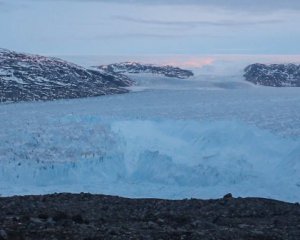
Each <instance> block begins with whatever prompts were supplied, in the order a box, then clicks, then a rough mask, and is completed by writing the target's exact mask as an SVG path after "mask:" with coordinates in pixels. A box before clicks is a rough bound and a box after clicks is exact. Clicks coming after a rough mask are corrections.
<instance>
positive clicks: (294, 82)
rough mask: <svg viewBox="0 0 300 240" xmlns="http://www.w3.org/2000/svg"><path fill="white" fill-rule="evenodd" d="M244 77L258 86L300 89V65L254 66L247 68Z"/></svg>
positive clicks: (257, 64)
mask: <svg viewBox="0 0 300 240" xmlns="http://www.w3.org/2000/svg"><path fill="white" fill-rule="evenodd" d="M244 77H245V79H246V80H247V81H249V82H252V83H254V84H257V85H263V86H271V87H300V65H296V64H271V65H266V64H259V63H256V64H252V65H249V66H247V67H246V68H245V74H244Z"/></svg>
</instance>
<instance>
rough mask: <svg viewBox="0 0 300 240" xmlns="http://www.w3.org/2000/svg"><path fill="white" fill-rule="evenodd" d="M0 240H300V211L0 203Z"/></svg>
mask: <svg viewBox="0 0 300 240" xmlns="http://www.w3.org/2000/svg"><path fill="white" fill-rule="evenodd" d="M0 239H1V240H2V239H11V240H21V239H24V240H25V239H39V240H40V239H86V240H88V239H89V240H92V239H95V240H96V239H172V240H173V239H174V240H176V239H217V240H220V239H223V240H225V239H238V240H242V239H247V240H251V239H252V240H271V239H294V240H299V239H300V206H299V204H291V203H284V202H279V201H274V200H268V199H259V198H231V197H230V196H227V197H224V198H223V199H219V200H196V199H191V200H181V201H170V200H158V199H126V198H120V197H111V196H103V195H91V194H54V195H45V196H25V197H10V198H0Z"/></svg>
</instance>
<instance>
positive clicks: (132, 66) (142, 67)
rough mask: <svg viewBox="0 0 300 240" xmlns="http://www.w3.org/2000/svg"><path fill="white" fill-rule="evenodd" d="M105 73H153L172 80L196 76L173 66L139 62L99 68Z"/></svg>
mask: <svg viewBox="0 0 300 240" xmlns="http://www.w3.org/2000/svg"><path fill="white" fill-rule="evenodd" d="M97 68H98V69H101V70H102V71H105V72H110V73H119V74H120V73H121V74H137V73H151V74H157V75H163V76H165V77H170V78H189V77H192V76H193V75H194V74H193V72H192V71H190V70H185V69H181V68H178V67H173V66H156V65H153V64H141V63H137V62H122V63H115V64H109V65H102V66H98V67H97Z"/></svg>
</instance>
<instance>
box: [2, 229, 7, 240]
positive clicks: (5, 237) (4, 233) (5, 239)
mask: <svg viewBox="0 0 300 240" xmlns="http://www.w3.org/2000/svg"><path fill="white" fill-rule="evenodd" d="M7 239H8V236H7V233H6V232H5V231H4V230H3V229H0V240H7Z"/></svg>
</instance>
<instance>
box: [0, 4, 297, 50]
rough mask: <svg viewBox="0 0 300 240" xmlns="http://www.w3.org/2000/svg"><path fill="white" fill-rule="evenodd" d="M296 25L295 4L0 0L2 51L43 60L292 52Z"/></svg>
mask: <svg viewBox="0 0 300 240" xmlns="http://www.w3.org/2000/svg"><path fill="white" fill-rule="evenodd" d="M299 23H300V1H299V0H209V1H207V0H173V1H169V0H123V1H121V0H110V1H108V0H107V1H104V0H0V36H1V37H0V47H2V48H8V49H11V50H16V51H22V52H29V53H38V54H47V55H145V54H146V55H147V54H153V55H160V54H161V55H164V54H169V55H170V54H183V55H201V54H206V55H207V54H246V55H249V54H261V55H262V54H263V55H268V54H276V55H281V54H282V55H297V54H300V44H299V42H300V28H299Z"/></svg>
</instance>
